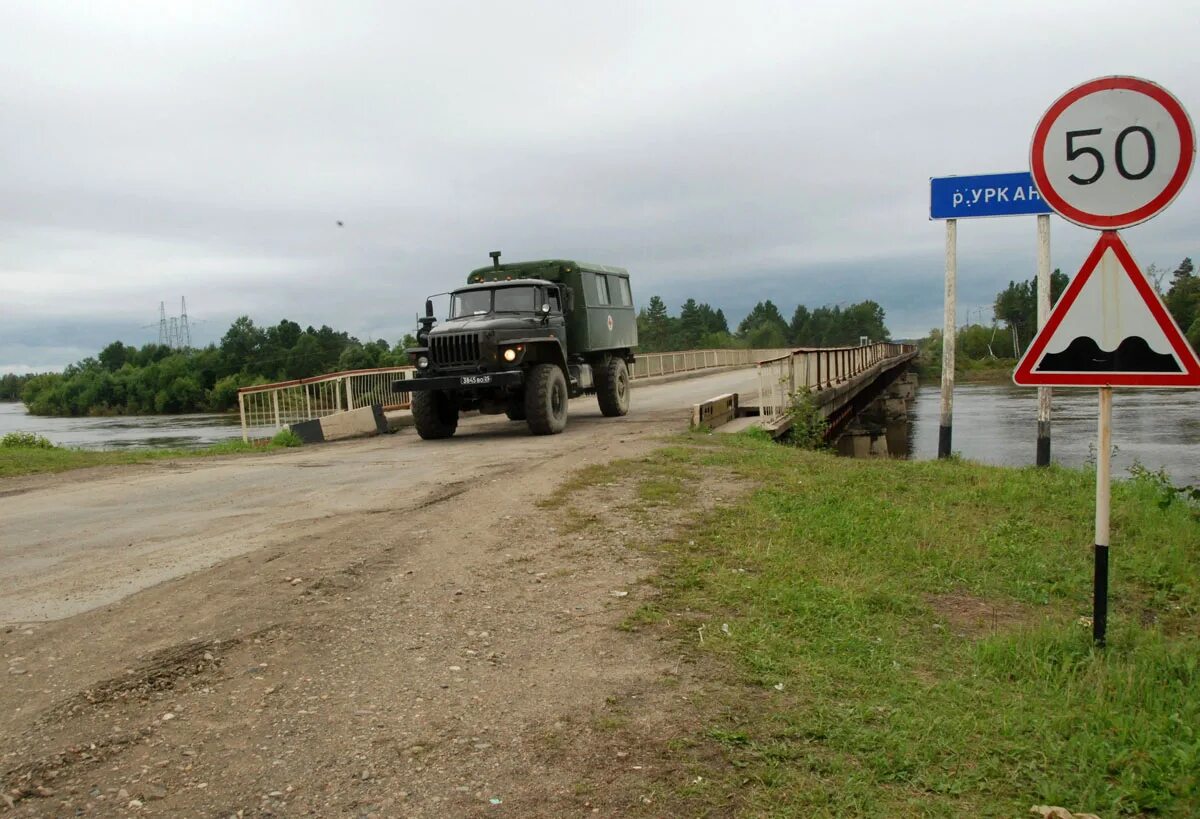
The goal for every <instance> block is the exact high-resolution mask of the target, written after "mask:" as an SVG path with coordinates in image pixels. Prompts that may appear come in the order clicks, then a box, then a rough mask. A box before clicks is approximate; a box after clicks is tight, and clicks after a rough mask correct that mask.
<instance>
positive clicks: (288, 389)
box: [238, 367, 413, 441]
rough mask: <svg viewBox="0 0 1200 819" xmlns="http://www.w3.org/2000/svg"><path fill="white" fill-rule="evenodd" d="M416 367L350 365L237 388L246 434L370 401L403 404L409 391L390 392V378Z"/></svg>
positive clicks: (261, 434)
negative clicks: (310, 375) (336, 370)
mask: <svg viewBox="0 0 1200 819" xmlns="http://www.w3.org/2000/svg"><path fill="white" fill-rule="evenodd" d="M412 372H413V368H412V367H384V368H381V369H377V370H350V371H347V372H340V373H330V374H329V375H318V376H315V377H313V378H299V379H296V380H295V381H280V382H277V383H275V384H260V385H258V386H255V387H243V388H242V389H240V390H238V411H239V412H240V413H241V417H242V440H243V441H249V440H250V439H251V438H269V437H271V435H273V434H274V433H276V432H278V431H279V430H281V429H283V428H284V427H285V426H287V425H288V424H295V423H299V422H300V421H309V420H311V419H313V418H324V417H325V416H326V415H332V414H333V413H335V412H343V411H345V410H352V409H358V408H360V407H368V406H371V405H372V404H382V405H383V408H384V409H385V410H391V409H403V408H405V407H407V406H408V400H409V398H408V394H407V393H401V394H397V393H394V392H392V382H393V381H397V380H402V379H406V378H411V375H410V373H412Z"/></svg>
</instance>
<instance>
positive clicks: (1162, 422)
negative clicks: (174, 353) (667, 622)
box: [0, 384, 1200, 484]
mask: <svg viewBox="0 0 1200 819" xmlns="http://www.w3.org/2000/svg"><path fill="white" fill-rule="evenodd" d="M1096 401H1097V397H1096V390H1094V389H1089V390H1056V391H1055V396H1054V420H1053V428H1052V430H1053V431H1052V444H1051V457H1052V458H1053V460H1055V461H1056V462H1058V463H1061V464H1064V465H1067V466H1082V465H1084V464H1086V463H1088V462H1089V460H1090V459H1093V458H1094V453H1095V441H1096ZM909 420H910V424H909V428H908V435H907V443H908V449H909V451H908V453H907V454H908V456H909V457H912V458H916V459H920V460H925V459H928V458H934V457H936V456H937V443H938V421H939V391H938V387H937V386H936V385H929V386H923V387H921V388H920V389H918V390H917V399H916V401H915V402H914V403H913V405H912V406H911V407H910V408H909ZM14 430H20V431H25V432H35V433H37V434H39V435H44V436H45V437H47V438H49V439H50V440H51V441H53V442H54V443H56V444H60V445H62V446H73V447H84V448H87V449H119V448H127V447H132V448H139V447H141V448H145V447H177V448H195V447H202V446H207V445H209V444H213V443H217V442H219V441H225V440H229V439H231V438H237V437H238V436H240V435H241V427H240V426H239V425H238V418H237V416H236V415H144V416H136V417H134V416H124V417H120V416H118V417H109V418H42V417H38V416H33V415H26V414H25V408H24V406H23V405H22V404H11V403H3V402H0V436H2V435H3V434H4V433H6V432H12V431H14ZM1036 432H1037V395H1036V391H1035V390H1031V389H1022V388H1019V387H1016V386H1013V385H1008V384H960V385H958V386H957V387H956V388H955V390H954V437H953V449H954V451H955V452H958V453H961V454H962V455H963V456H964V457H966V458H969V459H971V460H976V461H982V462H984V463H991V464H1003V465H1006V466H1026V465H1029V464H1032V463H1033V462H1034V455H1035V443H1036V440H1035V439H1036ZM889 437H890V436H889ZM1113 444H1114V446H1115V447H1116V449H1117V451H1116V455H1115V456H1114V459H1113V474H1114V475H1115V476H1121V477H1124V476H1126V475H1127V474H1128V469H1129V467H1130V466H1131V465H1132V464H1133V462H1134V460H1135V459H1136V460H1138V461H1140V462H1141V463H1142V465H1143V466H1146V467H1148V468H1150V469H1159V468H1164V469H1166V471H1167V473H1168V474H1169V475H1170V476H1171V477H1172V478H1173V479H1174V481H1175V482H1176V483H1186V484H1200V390H1115V391H1114V395H1113ZM893 454H898V453H896V452H895V448H893ZM899 454H903V453H899Z"/></svg>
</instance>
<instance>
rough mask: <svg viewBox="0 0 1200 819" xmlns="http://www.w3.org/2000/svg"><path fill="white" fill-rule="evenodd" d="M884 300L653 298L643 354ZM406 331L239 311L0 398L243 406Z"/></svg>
mask: <svg viewBox="0 0 1200 819" xmlns="http://www.w3.org/2000/svg"><path fill="white" fill-rule="evenodd" d="M883 316H884V314H883V308H881V307H880V306H879V305H878V304H876V303H875V302H872V301H866V302H862V303H861V304H855V305H850V306H848V307H846V308H845V309H843V308H841V307H818V308H816V309H814V310H810V309H809V308H807V307H805V306H804V305H801V306H799V307H797V308H796V311H795V312H794V313H793V314H792V320H791V321H790V322H789V321H787V320H785V319H784V317H783V315H782V314H781V313H780V312H779V308H778V307H776V306H775V304H774V303H773V302H771V301H770V300H767V301H763V302H759V303H758V304H757V305H755V307H754V309H753V310H752V311H751V312H750V313H749V314H748V315H747V316H746V317H745V318H744V319H743V320H742V321H741V323H739V324H738V326H737V328H736V330H734V331H733V332H731V331H730V328H729V325H728V323H727V321H726V318H725V314H724V313H723V312H722V311H721V310H720V309H715V310H714V309H713V308H712V307H711V306H709V305H707V304H698V303H697V302H696V300H695V299H688V300H687V301H686V302H684V304H683V307H682V309H681V310H680V312H679V315H677V316H671V315H669V314H668V312H667V308H666V305H665V304H664V303H663V301H662V299H661V298H659V297H658V296H655V297H653V298H651V299H650V302H649V303H648V305H647V307H646V308H644V309H643V310H641V311H640V312H639V314H638V331H639V336H640V341H641V344H640V346H639V349H640V350H641V351H643V352H660V351H668V350H688V349H701V348H726V347H755V348H774V347H786V346H789V345H796V346H832V345H841V344H857V343H858V339H859V337H860V336H864V335H865V336H869V337H870V338H871V339H872V340H880V339H884V338H887V328H886V327H885V326H884V324H883ZM415 343H416V342H415V340H414V339H413V338H412V337H411V336H406V337H405V338H404V339H402V340H401V341H400V342H398V343H397V344H396V345H395V346H392V345H389V344H388V342H386V341H383V340H376V341H368V342H365V343H363V342H361V341H359V340H358V339H356V338H354V337H353V336H351V335H349V334H347V333H345V332H339V331H336V330H333V329H332V328H330V327H327V326H324V327H321V328H320V329H319V330H318V329H315V328H313V327H308V328H307V329H304V328H301V327H300V325H299V324H297V323H296V322H294V321H290V320H288V319H284V320H283V321H281V322H279V323H278V324H276V325H272V326H266V327H260V326H258V325H256V324H255V323H254V322H253V321H252V320H251V319H250V318H248V317H246V316H242V317H241V318H239V319H237V320H236V321H234V322H233V324H232V325H231V326H230V327H229V329H228V330H227V331H226V333H225V334H224V336H222V338H221V341H220V342H219V343H217V344H210V345H208V346H206V347H203V348H199V349H187V350H178V349H173V348H171V347H167V346H163V345H159V344H146V345H144V346H141V347H137V346H133V345H126V344H124V343H122V342H120V341H114V342H112V343H111V344H109V345H108V346H107V347H105V348H104V349H103V350H101V351H100V352H99V353H98V354H97V355H96V356H94V357H88V358H85V359H83V360H82V361H79V362H77V363H75V364H72V365H70V366H69V367H67V368H66V369H65V370H64V371H63V372H61V373H46V374H40V375H31V376H24V375H22V376H18V375H6V376H4V377H3V379H2V380H0V387H2V388H3V390H4V391H3V392H0V400H16V399H18V398H20V400H22V401H24V402H25V405H26V407H27V408H28V409H29V411H30V412H31V413H33V414H35V415H68V416H70V415H76V416H77V415H136V414H151V413H182V412H223V411H227V410H231V409H234V408H236V407H237V392H238V389H239V388H240V387H245V386H251V385H254V384H265V383H270V382H273V381H286V380H291V379H296V378H309V377H311V376H316V375H323V374H326V373H331V372H338V371H342V370H362V369H371V368H375V367H396V366H405V365H407V364H408V363H409V361H408V357H407V356H406V355H405V354H404V349H405V347H408V346H413V345H415Z"/></svg>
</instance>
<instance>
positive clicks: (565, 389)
mask: <svg viewBox="0 0 1200 819" xmlns="http://www.w3.org/2000/svg"><path fill="white" fill-rule="evenodd" d="M490 255H491V257H492V266H491V267H481V268H479V269H478V270H473V271H471V274H470V275H469V276H468V277H467V286H466V287H463V288H460V289H458V290H455V291H453V292H451V293H450V294H449V296H450V315H449V317H448V318H447V319H446V320H445V321H444V322H442V323H439V322H438V320H437V319H436V318H435V317H434V314H433V301H432V297H431V298H430V299H427V300H426V301H425V317H424V318H422V319H420V320H419V321H418V325H419V326H418V328H417V344H418V346H416V347H411V348H409V349H408V350H406V352H407V353H408V356H409V358H410V359H411V360H412V363H413V365H414V366H415V367H416V373H415V375H414V377H413V378H411V379H405V380H402V381H395V382H393V384H392V389H393V391H395V392H404V393H411V395H412V413H413V420H414V421H415V423H416V427H417V433H418V434H419V435H420V436H421V437H422V438H425V439H427V440H430V439H436V438H449V437H450V436H451V435H453V434H454V432H455V430H456V429H457V428H458V416H459V413H461V412H465V411H467V410H478V411H479V412H481V413H483V414H485V415H498V414H500V413H502V412H503V413H506V414H507V415H508V417H509V418H510V419H511V420H513V421H524V422H525V423H526V424H528V425H529V430H530V432H532V433H533V434H534V435H554V434H556V433H559V432H562V431H563V428H564V427H566V425H567V402H568V400H569V399H571V398H575V397H577V396H580V395H587V394H593V393H594V394H595V395H596V399H597V401H598V402H599V404H600V412H601V413H602V414H604V415H606V416H609V417H613V416H620V415H624V414H626V413H627V412H628V411H629V365H631V364H632V363H633V361H634V350H635V349H636V347H637V317H636V314H635V311H634V308H633V294H632V291H631V290H630V288H629V272H628V271H626V270H624V269H622V268H619V267H608V266H607V265H598V264H585V263H583V262H575V261H568V260H565V259H549V260H545V261H537V262H516V263H512V264H501V262H500V253H499V251H494V252H493V253H491V254H490ZM439 295H444V294H439Z"/></svg>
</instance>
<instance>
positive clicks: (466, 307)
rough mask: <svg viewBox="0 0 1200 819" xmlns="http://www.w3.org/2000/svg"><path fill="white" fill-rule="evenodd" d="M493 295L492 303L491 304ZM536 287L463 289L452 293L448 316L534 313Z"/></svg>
mask: <svg viewBox="0 0 1200 819" xmlns="http://www.w3.org/2000/svg"><path fill="white" fill-rule="evenodd" d="M493 296H494V302H495V303H494V305H493ZM537 308H538V305H537V288H536V287H497V288H495V289H494V290H464V291H462V292H459V293H455V294H454V298H453V300H452V302H451V311H450V318H462V317H464V316H482V315H486V314H487V313H490V312H492V311H493V310H494V311H495V312H497V313H536V312H537Z"/></svg>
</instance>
